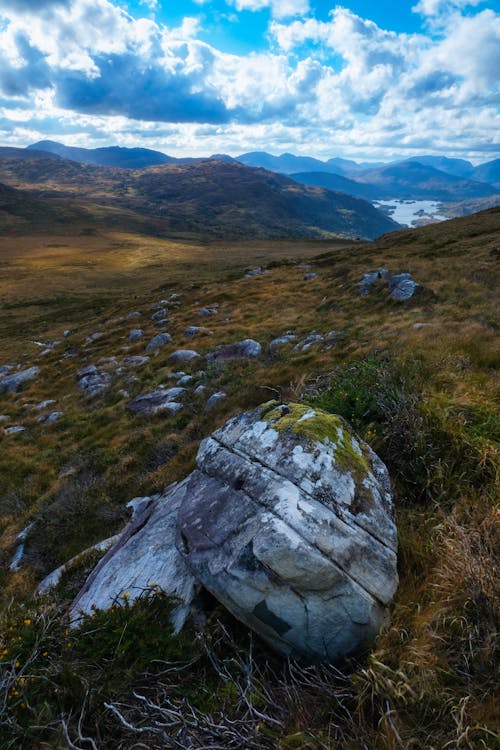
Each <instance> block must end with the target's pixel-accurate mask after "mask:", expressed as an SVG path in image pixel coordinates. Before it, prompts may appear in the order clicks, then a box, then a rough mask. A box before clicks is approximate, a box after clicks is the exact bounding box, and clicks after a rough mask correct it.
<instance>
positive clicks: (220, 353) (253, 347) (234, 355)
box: [207, 339, 262, 362]
mask: <svg viewBox="0 0 500 750" xmlns="http://www.w3.org/2000/svg"><path fill="white" fill-rule="evenodd" d="M261 351H262V347H261V345H260V344H259V342H258V341H254V340H253V339H244V340H243V341H237V342H236V344H230V345H229V346H223V347H221V348H220V349H218V350H217V351H215V352H213V353H212V354H209V355H208V356H207V361H208V362H227V361H228V360H230V359H247V358H248V357H258V356H259V355H260V353H261Z"/></svg>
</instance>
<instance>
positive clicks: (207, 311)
mask: <svg viewBox="0 0 500 750" xmlns="http://www.w3.org/2000/svg"><path fill="white" fill-rule="evenodd" d="M218 312H219V305H211V306H210V307H202V308H201V310H200V312H199V315H201V317H202V318H208V317H209V316H210V315H217V313H218Z"/></svg>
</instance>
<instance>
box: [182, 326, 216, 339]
mask: <svg viewBox="0 0 500 750" xmlns="http://www.w3.org/2000/svg"><path fill="white" fill-rule="evenodd" d="M202 335H205V336H211V335H212V331H210V330H209V329H208V328H204V327H203V326H188V327H187V328H186V330H185V331H184V336H186V338H194V336H202Z"/></svg>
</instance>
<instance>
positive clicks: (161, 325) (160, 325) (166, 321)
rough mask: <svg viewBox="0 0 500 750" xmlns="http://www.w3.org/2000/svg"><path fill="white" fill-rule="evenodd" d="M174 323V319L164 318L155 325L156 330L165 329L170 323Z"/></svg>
mask: <svg viewBox="0 0 500 750" xmlns="http://www.w3.org/2000/svg"><path fill="white" fill-rule="evenodd" d="M171 322H172V318H162V319H161V320H157V321H156V322H155V324H154V327H155V328H165V326H168V324H169V323H171Z"/></svg>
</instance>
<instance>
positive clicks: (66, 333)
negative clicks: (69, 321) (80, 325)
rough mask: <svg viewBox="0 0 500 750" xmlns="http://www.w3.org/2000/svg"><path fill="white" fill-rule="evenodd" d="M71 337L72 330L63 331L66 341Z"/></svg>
mask: <svg viewBox="0 0 500 750" xmlns="http://www.w3.org/2000/svg"><path fill="white" fill-rule="evenodd" d="M70 335H71V329H69V328H66V329H65V330H64V331H63V336H64V338H65V339H67V338H68V336H70Z"/></svg>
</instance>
